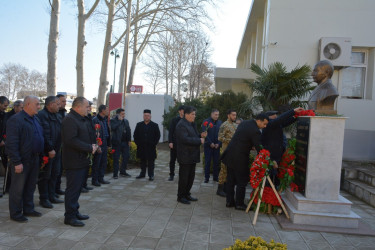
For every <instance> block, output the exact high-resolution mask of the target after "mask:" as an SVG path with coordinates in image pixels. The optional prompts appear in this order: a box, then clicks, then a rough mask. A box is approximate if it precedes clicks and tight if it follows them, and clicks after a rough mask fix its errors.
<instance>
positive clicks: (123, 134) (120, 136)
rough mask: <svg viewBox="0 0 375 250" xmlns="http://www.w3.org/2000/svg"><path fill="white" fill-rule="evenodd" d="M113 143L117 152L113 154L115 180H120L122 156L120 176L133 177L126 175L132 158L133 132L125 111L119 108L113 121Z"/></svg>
mask: <svg viewBox="0 0 375 250" xmlns="http://www.w3.org/2000/svg"><path fill="white" fill-rule="evenodd" d="M111 135H112V138H111V143H112V148H113V149H114V150H115V152H114V154H113V178H115V179H117V178H118V170H119V169H118V168H119V161H120V155H121V156H122V161H121V168H120V175H121V176H123V177H131V176H130V174H128V173H126V168H127V165H128V161H129V156H130V149H129V147H130V144H131V130H130V126H129V122H128V120H126V119H125V110H124V109H122V108H119V109H117V110H116V116H115V117H114V118H112V119H111Z"/></svg>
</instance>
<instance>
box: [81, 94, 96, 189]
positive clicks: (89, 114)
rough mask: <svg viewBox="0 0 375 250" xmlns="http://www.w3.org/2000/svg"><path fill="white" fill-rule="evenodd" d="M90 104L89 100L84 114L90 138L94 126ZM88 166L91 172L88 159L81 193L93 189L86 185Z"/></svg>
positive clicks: (93, 131) (92, 134) (93, 133)
mask: <svg viewBox="0 0 375 250" xmlns="http://www.w3.org/2000/svg"><path fill="white" fill-rule="evenodd" d="M91 106H92V102H90V101H89V111H88V112H87V116H85V119H86V122H87V123H88V128H89V132H90V136H91V137H92V138H95V128H94V122H93V121H92V119H93V117H92V115H91V111H92V108H91ZM90 168H91V173H92V161H90V165H89V167H88V168H87V169H86V178H85V181H84V182H83V186H82V190H81V193H88V192H89V191H90V190H93V189H94V188H93V187H90V186H89V185H87V180H88V179H89V171H90Z"/></svg>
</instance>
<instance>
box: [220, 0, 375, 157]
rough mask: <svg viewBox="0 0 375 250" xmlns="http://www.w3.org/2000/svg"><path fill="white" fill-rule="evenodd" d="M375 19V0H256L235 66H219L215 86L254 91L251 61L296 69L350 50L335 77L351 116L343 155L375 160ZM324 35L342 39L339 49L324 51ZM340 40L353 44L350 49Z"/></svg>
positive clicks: (341, 107)
mask: <svg viewBox="0 0 375 250" xmlns="http://www.w3.org/2000/svg"><path fill="white" fill-rule="evenodd" d="M374 24H375V1H373V0H356V1H353V0H314V1H310V0H282V1H281V0H254V1H253V3H252V6H251V9H250V13H249V16H248V20H247V23H246V26H245V30H244V34H243V37H242V42H241V45H240V48H239V52H238V56H237V64H236V69H230V68H216V69H215V86H216V91H218V92H221V91H224V90H228V89H232V90H233V91H235V92H245V93H248V94H249V95H250V94H251V92H250V90H249V89H248V87H247V85H246V84H245V83H244V82H243V79H250V80H251V79H255V75H254V74H253V73H252V72H251V71H250V70H249V68H250V65H251V63H256V64H258V65H260V66H261V67H263V68H266V67H267V66H268V65H269V64H271V63H274V62H277V61H278V62H282V63H284V65H286V66H287V67H288V69H289V70H291V69H293V68H295V67H296V66H298V65H299V66H302V65H304V64H308V65H310V66H311V67H313V66H314V64H315V63H317V62H318V61H319V60H322V59H325V58H322V56H320V53H323V54H324V52H326V53H332V54H331V55H332V58H335V59H332V60H333V62H334V61H335V60H337V62H338V60H339V59H342V58H343V56H344V54H345V53H349V60H347V62H346V63H344V64H345V65H344V64H343V65H341V64H342V63H338V64H337V66H338V67H335V72H334V76H333V78H332V81H333V84H334V85H335V86H336V87H337V89H338V91H339V93H340V96H339V97H338V99H337V103H336V106H337V111H338V114H341V115H344V116H346V117H349V119H348V120H347V122H346V128H345V139H344V155H343V158H344V159H348V160H375V100H374V98H375V88H374V87H373V86H374V82H375V79H374V78H375V76H374V73H375V32H374V30H375V29H374ZM322 38H328V40H329V39H333V40H332V41H333V43H336V42H335V41H338V42H337V44H338V45H339V50H338V49H336V47H334V49H333V50H332V47H328V48H327V49H326V51H324V48H325V44H322V46H321V47H320V46H319V42H320V40H321V39H322ZM340 41H341V43H345V42H349V43H350V44H351V46H349V51H348V49H347V48H345V46H344V44H340ZM341 45H342V47H341ZM335 49H336V51H335ZM326 55H328V54H326ZM340 57H341V58H340ZM342 66H344V67H342ZM327 129H334V128H327Z"/></svg>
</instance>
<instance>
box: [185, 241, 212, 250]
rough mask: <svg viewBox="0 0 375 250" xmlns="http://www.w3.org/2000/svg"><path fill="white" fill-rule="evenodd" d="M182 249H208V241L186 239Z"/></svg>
mask: <svg viewBox="0 0 375 250" xmlns="http://www.w3.org/2000/svg"><path fill="white" fill-rule="evenodd" d="M182 249H183V250H197V249H199V250H207V249H208V243H201V242H190V241H185V242H184V245H183V247H182Z"/></svg>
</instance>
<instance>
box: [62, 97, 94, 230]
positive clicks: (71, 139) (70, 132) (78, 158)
mask: <svg viewBox="0 0 375 250" xmlns="http://www.w3.org/2000/svg"><path fill="white" fill-rule="evenodd" d="M72 106H73V107H72V109H71V111H70V113H69V114H67V115H66V117H65V119H64V120H63V122H62V126H61V136H62V143H63V148H62V159H63V166H64V168H65V171H66V190H65V219H64V223H65V224H67V225H71V226H84V225H85V224H84V223H83V222H82V221H81V220H87V219H88V218H89V216H87V215H82V214H80V213H79V211H78V208H79V203H78V199H79V196H80V194H81V188H82V185H83V182H84V180H85V176H86V171H87V168H88V166H89V163H90V154H94V153H95V152H96V150H97V149H98V145H96V144H95V138H94V137H92V135H91V134H90V129H89V126H91V124H89V123H88V122H87V120H86V118H85V116H87V112H88V109H89V102H88V101H87V100H86V99H85V98H84V97H77V98H76V99H74V101H73V105H72Z"/></svg>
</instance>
